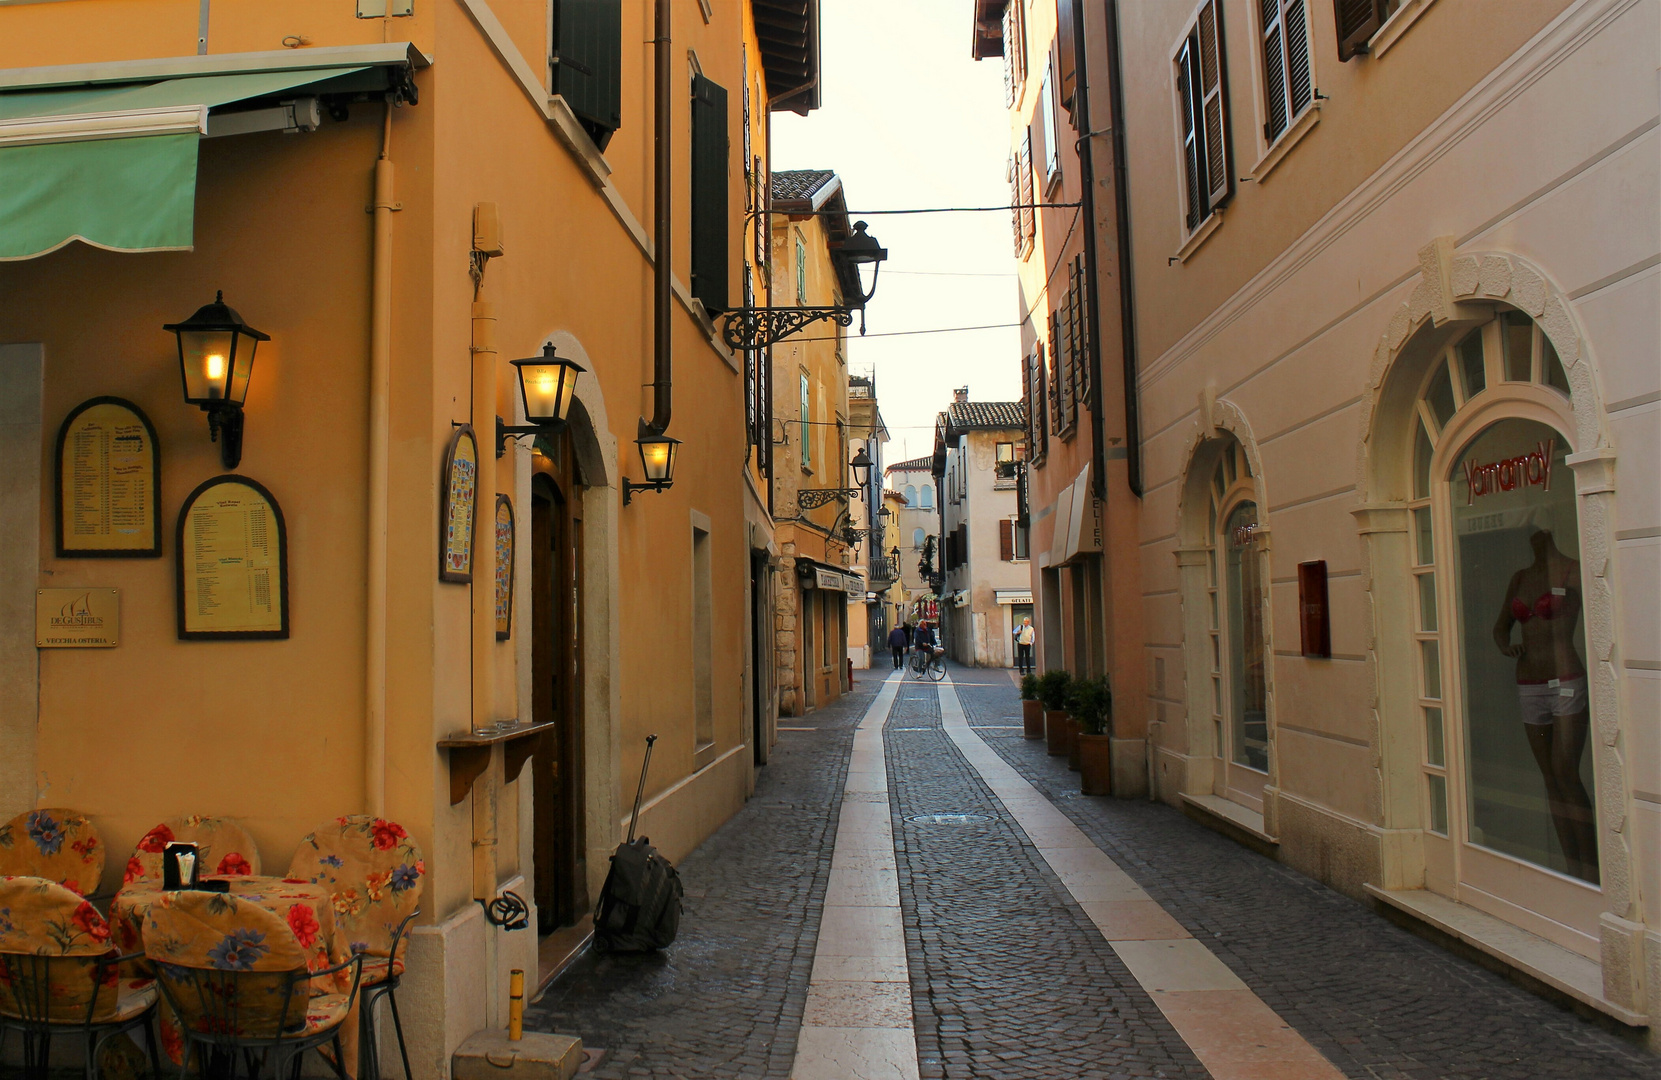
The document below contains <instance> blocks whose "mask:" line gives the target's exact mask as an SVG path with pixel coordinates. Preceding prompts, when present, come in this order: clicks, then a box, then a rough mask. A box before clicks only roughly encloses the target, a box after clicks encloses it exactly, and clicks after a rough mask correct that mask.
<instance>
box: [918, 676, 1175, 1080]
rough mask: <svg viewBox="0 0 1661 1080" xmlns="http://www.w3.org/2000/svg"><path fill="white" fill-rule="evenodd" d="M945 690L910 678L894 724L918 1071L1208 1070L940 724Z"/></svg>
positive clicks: (1068, 1073)
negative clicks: (963, 817) (939, 692)
mask: <svg viewBox="0 0 1661 1080" xmlns="http://www.w3.org/2000/svg"><path fill="white" fill-rule="evenodd" d="M937 690H938V687H937V686H935V685H934V684H929V685H926V686H925V685H923V684H920V683H915V682H908V683H907V684H906V685H905V687H904V688H903V689H902V690H901V691H900V695H899V697H898V698H897V699H896V701H895V703H894V711H893V712H892V713H891V714H890V716H889V720H888V729H887V748H888V771H889V785H890V786H889V791H890V795H889V804H890V808H891V809H892V811H893V815H894V817H893V821H894V842H895V848H896V854H897V858H898V863H899V877H900V909H901V911H902V913H903V914H904V917H905V929H906V953H907V958H908V960H909V961H910V963H911V993H912V1009H913V1013H914V1017H915V1023H916V1027H917V1050H918V1063H919V1066H920V1069H921V1073H922V1075H923V1076H924V1077H954V1078H955V1077H1011V1078H1015V1077H1035V1078H1054V1077H1103V1078H1106V1077H1114V1078H1117V1077H1182V1078H1194V1080H1202V1078H1204V1077H1205V1076H1207V1073H1206V1071H1205V1069H1204V1067H1202V1066H1201V1065H1200V1063H1199V1061H1198V1060H1196V1059H1195V1058H1194V1055H1193V1054H1192V1053H1191V1052H1190V1051H1189V1050H1188V1048H1187V1046H1186V1045H1184V1044H1183V1041H1182V1039H1181V1038H1179V1037H1178V1036H1177V1034H1176V1032H1175V1031H1173V1030H1172V1028H1171V1026H1170V1024H1169V1023H1167V1022H1166V1020H1165V1018H1164V1016H1162V1015H1161V1014H1160V1012H1159V1009H1158V1008H1157V1007H1156V1006H1155V1005H1154V1004H1153V1002H1152V1001H1151V1000H1150V999H1149V998H1148V996H1147V994H1146V993H1145V992H1143V990H1142V988H1141V987H1140V986H1138V985H1137V983H1136V980H1135V979H1133V978H1132V977H1131V976H1130V974H1129V972H1127V971H1126V970H1125V967H1124V964H1123V963H1121V962H1120V960H1119V958H1118V956H1117V955H1116V954H1115V953H1114V951H1113V949H1112V947H1111V946H1109V945H1108V944H1107V942H1106V941H1105V940H1103V939H1102V936H1101V934H1100V933H1099V932H1098V931H1097V930H1096V927H1095V925H1094V924H1093V923H1091V921H1090V919H1089V918H1088V917H1087V916H1086V915H1085V914H1084V912H1083V911H1082V910H1080V908H1079V907H1078V905H1077V904H1075V903H1074V902H1073V901H1072V898H1071V896H1070V895H1069V894H1068V892H1067V890H1066V888H1065V887H1064V886H1063V885H1062V884H1061V882H1060V881H1058V880H1057V879H1056V877H1055V875H1054V874H1052V873H1051V872H1050V869H1049V866H1048V865H1047V864H1046V863H1045V862H1044V860H1043V858H1042V857H1041V856H1040V855H1039V854H1038V853H1037V851H1036V850H1035V849H1034V848H1033V847H1031V845H1029V844H1028V843H1027V842H1026V837H1025V835H1024V834H1023V833H1022V832H1021V831H1020V829H1019V828H1018V827H1017V826H1016V825H1015V823H1014V821H1013V820H1012V819H1011V818H1010V816H1009V814H1008V812H1007V811H1006V810H1005V809H1004V807H1003V804H1002V803H1001V802H999V801H998V799H997V798H996V797H995V796H994V795H993V794H992V792H991V791H989V790H988V789H987V787H986V785H985V783H984V782H982V780H981V778H980V776H979V774H978V773H976V771H975V770H974V768H973V767H972V766H971V765H970V764H969V763H968V762H966V761H965V760H964V758H963V755H962V754H960V753H959V752H958V750H957V748H956V746H955V745H954V744H953V743H952V741H951V739H950V738H948V737H947V735H946V733H945V732H944V731H943V730H942V729H941V727H940V705H939V697H938V695H937V693H936V691H937ZM1004 722H1007V721H1004ZM988 734H997V733H995V732H988ZM933 815H969V816H970V820H968V821H965V822H957V821H956V820H955V819H953V818H950V817H947V818H946V819H945V820H943V821H942V820H930V819H931V818H932V817H933ZM919 819H921V820H919Z"/></svg>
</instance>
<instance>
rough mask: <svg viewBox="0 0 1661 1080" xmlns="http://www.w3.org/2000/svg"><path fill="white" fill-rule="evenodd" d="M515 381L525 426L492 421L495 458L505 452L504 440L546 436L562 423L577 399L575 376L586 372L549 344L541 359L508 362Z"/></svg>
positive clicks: (498, 419) (544, 348)
mask: <svg viewBox="0 0 1661 1080" xmlns="http://www.w3.org/2000/svg"><path fill="white" fill-rule="evenodd" d="M508 363H509V364H511V365H512V366H513V370H514V374H515V376H516V377H517V378H518V380H519V400H520V402H521V403H522V404H523V405H524V406H525V419H526V420H528V421H529V423H526V424H504V423H503V422H502V418H501V417H500V416H498V417H497V418H496V456H497V457H501V456H502V455H503V454H505V453H507V446H508V439H510V438H512V437H513V436H516V435H547V434H549V433H551V432H553V431H557V430H558V429H559V426H560V425H561V424H563V423H565V418H566V415H567V414H568V413H570V411H571V402H572V400H573V399H575V398H576V396H577V376H579V375H581V374H582V373H583V372H584V371H587V370H588V369H587V368H585V367H583V366H582V365H581V364H579V363H577V362H576V361H574V360H566V359H564V358H563V357H561V356H559V355H558V354H556V353H555V352H554V347H553V345H552V344H547V345H544V346H542V355H541V356H529V357H526V358H525V359H523V360H509V361H508Z"/></svg>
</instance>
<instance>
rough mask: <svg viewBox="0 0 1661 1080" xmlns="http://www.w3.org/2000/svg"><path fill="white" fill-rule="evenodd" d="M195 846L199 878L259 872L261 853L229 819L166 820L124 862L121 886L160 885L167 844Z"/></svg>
mask: <svg viewBox="0 0 1661 1080" xmlns="http://www.w3.org/2000/svg"><path fill="white" fill-rule="evenodd" d="M175 840H177V841H178V842H180V843H189V844H195V845H196V846H197V847H198V848H199V849H200V850H201V866H202V875H203V876H204V877H206V876H207V875H209V874H255V875H257V874H258V873H259V872H260V852H259V848H257V847H255V846H254V838H253V837H252V836H249V835H248V830H246V829H244V828H243V827H242V826H241V825H238V824H237V823H236V822H235V821H232V820H231V819H230V818H216V817H203V816H202V815H200V814H191V815H190V816H189V817H176V818H169V819H167V820H166V821H164V822H162V823H161V824H160V825H157V826H156V827H155V828H153V829H151V830H150V831H149V832H147V833H145V834H144V838H143V839H142V840H140V841H139V842H138V846H137V847H136V848H134V849H133V854H132V857H131V858H129V859H128V860H127V872H126V873H125V874H124V875H123V876H122V878H121V883H122V884H123V885H131V884H133V883H134V882H144V881H154V882H160V881H161V879H162V873H161V855H162V851H163V849H165V848H166V847H167V845H168V844H170V843H172V842H174V841H175Z"/></svg>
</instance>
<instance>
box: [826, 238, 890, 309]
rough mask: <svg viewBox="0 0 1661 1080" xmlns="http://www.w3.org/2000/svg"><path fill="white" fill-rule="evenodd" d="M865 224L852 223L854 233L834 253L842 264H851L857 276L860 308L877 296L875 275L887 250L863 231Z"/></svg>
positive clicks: (878, 271)
mask: <svg viewBox="0 0 1661 1080" xmlns="http://www.w3.org/2000/svg"><path fill="white" fill-rule="evenodd" d="M865 228H866V226H865V222H863V221H856V222H854V233H853V235H852V236H850V237H848V238H847V239H846V240H844V241H842V244H841V246H840V247H838V248H837V249H836V253H837V255H838V256H840V257H841V259H842V261H843V262H846V263H852V264H853V267H854V270H855V271H856V272H857V273H858V274H859V290H860V297H859V303H860V306H861V307H863V306H864V305H866V304H868V303H870V301H871V297H873V296H875V295H876V294H877V274H878V273H880V272H881V271H882V264H883V260H884V259H887V258H888V249H887V248H885V247H883V246H882V245H881V244H879V243H877V240H876V237H874V236H872V235H871V234H870V233H868V232H866V231H865Z"/></svg>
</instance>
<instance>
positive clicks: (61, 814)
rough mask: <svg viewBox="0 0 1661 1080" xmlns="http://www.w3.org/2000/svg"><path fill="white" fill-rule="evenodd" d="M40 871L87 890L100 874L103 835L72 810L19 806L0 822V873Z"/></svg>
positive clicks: (94, 888)
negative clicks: (10, 815) (30, 808)
mask: <svg viewBox="0 0 1661 1080" xmlns="http://www.w3.org/2000/svg"><path fill="white" fill-rule="evenodd" d="M8 876H9V877H19V876H22V877H42V878H45V879H46V880H48V881H55V882H57V883H58V884H59V885H62V886H63V887H64V888H66V889H68V890H69V891H70V892H75V893H79V894H81V895H82V896H90V895H92V894H93V893H96V892H97V891H98V883H99V882H100V881H102V880H103V877H104V841H103V838H102V837H100V836H99V835H98V830H97V829H95V828H93V827H92V822H91V821H89V820H87V818H86V816H85V815H83V814H77V813H76V812H75V811H73V810H25V811H24V812H23V813H21V814H19V815H17V816H16V817H14V818H12V819H11V820H10V821H8V822H6V823H5V824H4V825H0V877H8Z"/></svg>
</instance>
